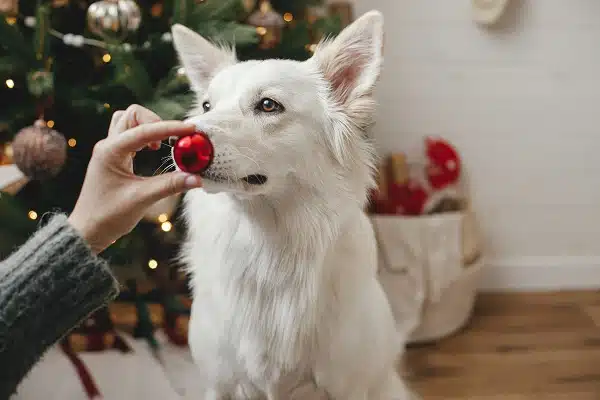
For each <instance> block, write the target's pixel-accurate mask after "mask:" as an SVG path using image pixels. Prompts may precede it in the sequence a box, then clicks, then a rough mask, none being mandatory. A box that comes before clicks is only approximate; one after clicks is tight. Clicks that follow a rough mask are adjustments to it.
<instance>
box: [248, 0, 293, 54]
mask: <svg viewBox="0 0 600 400" xmlns="http://www.w3.org/2000/svg"><path fill="white" fill-rule="evenodd" d="M248 23H249V24H250V25H254V26H256V32H257V33H258V34H259V35H260V44H259V47H260V48H261V49H272V48H273V47H275V46H277V45H278V44H279V43H280V42H281V35H282V32H283V26H284V25H285V22H284V20H283V17H282V16H281V14H279V13H278V12H276V11H275V10H273V7H272V6H271V3H270V2H269V0H261V2H260V7H259V9H258V10H256V11H255V12H253V13H252V15H250V17H248Z"/></svg>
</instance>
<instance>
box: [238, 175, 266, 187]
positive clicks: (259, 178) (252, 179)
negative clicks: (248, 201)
mask: <svg viewBox="0 0 600 400" xmlns="http://www.w3.org/2000/svg"><path fill="white" fill-rule="evenodd" d="M267 179H268V178H267V177H266V176H265V175H261V174H252V175H248V176H245V177H243V178H242V180H243V181H244V182H246V183H247V184H249V185H254V186H260V185H264V184H265V183H267Z"/></svg>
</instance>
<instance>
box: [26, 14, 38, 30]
mask: <svg viewBox="0 0 600 400" xmlns="http://www.w3.org/2000/svg"><path fill="white" fill-rule="evenodd" d="M23 22H24V23H25V26H27V27H29V28H33V27H34V26H35V23H36V21H35V17H31V16H30V17H25V19H24V20H23Z"/></svg>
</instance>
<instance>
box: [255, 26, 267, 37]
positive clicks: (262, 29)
mask: <svg viewBox="0 0 600 400" xmlns="http://www.w3.org/2000/svg"><path fill="white" fill-rule="evenodd" d="M256 33H258V34H259V35H260V36H264V35H266V34H267V28H265V27H264V26H257V27H256Z"/></svg>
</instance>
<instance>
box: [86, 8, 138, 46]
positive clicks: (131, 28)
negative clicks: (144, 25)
mask: <svg viewBox="0 0 600 400" xmlns="http://www.w3.org/2000/svg"><path fill="white" fill-rule="evenodd" d="M141 22H142V14H141V12H140V8H139V7H138V5H137V4H136V2H135V1H134V0H100V1H97V2H95V3H93V4H92V5H90V6H89V8H88V10H87V24H88V28H89V29H90V31H91V32H92V33H94V34H95V35H98V36H99V37H101V38H102V39H104V40H123V39H125V38H126V37H127V35H128V34H130V33H131V32H135V31H137V30H138V28H139V27H140V23H141Z"/></svg>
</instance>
